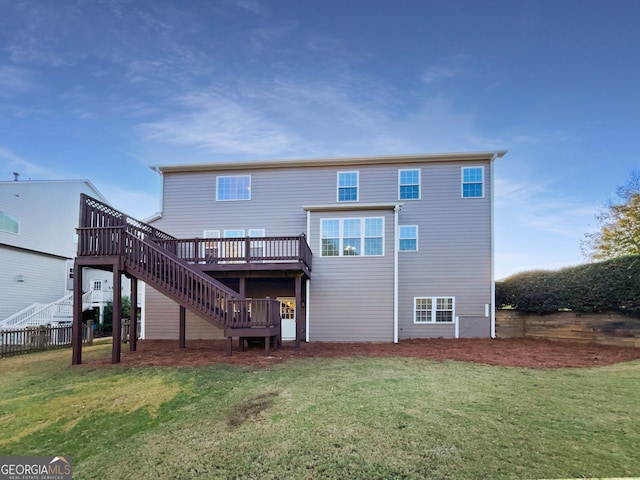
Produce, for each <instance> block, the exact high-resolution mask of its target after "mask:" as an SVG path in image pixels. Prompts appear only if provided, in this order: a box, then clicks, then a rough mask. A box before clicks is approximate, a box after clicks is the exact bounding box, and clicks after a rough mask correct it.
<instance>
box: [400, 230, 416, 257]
mask: <svg viewBox="0 0 640 480" xmlns="http://www.w3.org/2000/svg"><path fill="white" fill-rule="evenodd" d="M399 230H400V232H399V233H400V235H399V237H400V244H399V245H398V250H399V251H401V252H415V251H417V250H418V226H417V225H402V226H400V227H399Z"/></svg>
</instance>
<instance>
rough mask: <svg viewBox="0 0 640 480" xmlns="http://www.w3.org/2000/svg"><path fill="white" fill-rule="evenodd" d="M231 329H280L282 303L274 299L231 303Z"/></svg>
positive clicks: (239, 300)
mask: <svg viewBox="0 0 640 480" xmlns="http://www.w3.org/2000/svg"><path fill="white" fill-rule="evenodd" d="M229 311H230V312H231V315H230V319H229V323H228V326H229V327H230V328H255V327H280V324H281V321H282V316H281V313H280V302H279V301H278V300H275V299H272V298H253V299H250V298H247V299H233V300H230V301H229Z"/></svg>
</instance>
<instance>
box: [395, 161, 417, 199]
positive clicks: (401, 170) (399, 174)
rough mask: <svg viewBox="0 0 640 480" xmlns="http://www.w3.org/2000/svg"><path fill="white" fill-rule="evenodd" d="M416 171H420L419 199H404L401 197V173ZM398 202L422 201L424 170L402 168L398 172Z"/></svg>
mask: <svg viewBox="0 0 640 480" xmlns="http://www.w3.org/2000/svg"><path fill="white" fill-rule="evenodd" d="M415 170H417V171H418V198H402V197H401V196H400V187H401V186H402V185H401V183H400V176H401V172H413V171H415ZM411 185H413V184H411ZM398 200H402V201H404V200H407V201H415V200H422V169H421V168H401V169H399V170H398Z"/></svg>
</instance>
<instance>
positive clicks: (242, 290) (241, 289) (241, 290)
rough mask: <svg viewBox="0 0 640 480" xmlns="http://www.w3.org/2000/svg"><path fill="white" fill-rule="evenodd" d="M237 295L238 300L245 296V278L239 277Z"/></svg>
mask: <svg viewBox="0 0 640 480" xmlns="http://www.w3.org/2000/svg"><path fill="white" fill-rule="evenodd" d="M238 294H239V295H240V298H245V297H246V296H247V279H246V277H240V281H239V285H238Z"/></svg>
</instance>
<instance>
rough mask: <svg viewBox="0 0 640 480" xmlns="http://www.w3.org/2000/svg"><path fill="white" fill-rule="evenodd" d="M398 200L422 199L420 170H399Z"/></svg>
mask: <svg viewBox="0 0 640 480" xmlns="http://www.w3.org/2000/svg"><path fill="white" fill-rule="evenodd" d="M398 198H399V199H400V200H419V199H420V169H413V170H398Z"/></svg>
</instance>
